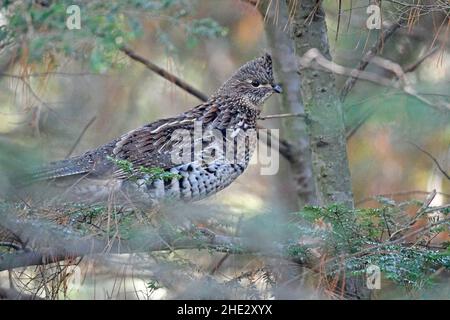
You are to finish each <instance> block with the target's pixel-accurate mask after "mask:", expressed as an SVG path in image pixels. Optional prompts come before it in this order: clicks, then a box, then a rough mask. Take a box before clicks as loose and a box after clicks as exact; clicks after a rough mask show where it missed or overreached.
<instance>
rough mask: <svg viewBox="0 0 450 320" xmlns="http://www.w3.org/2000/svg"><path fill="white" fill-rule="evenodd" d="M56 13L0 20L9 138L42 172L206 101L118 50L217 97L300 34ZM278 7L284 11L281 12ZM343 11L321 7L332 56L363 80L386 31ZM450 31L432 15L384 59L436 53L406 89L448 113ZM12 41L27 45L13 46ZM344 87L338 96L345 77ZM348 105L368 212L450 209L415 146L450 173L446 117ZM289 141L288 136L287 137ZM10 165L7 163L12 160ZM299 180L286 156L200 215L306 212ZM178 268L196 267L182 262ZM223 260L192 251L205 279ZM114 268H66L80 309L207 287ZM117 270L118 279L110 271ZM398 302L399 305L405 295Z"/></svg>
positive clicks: (222, 15)
mask: <svg viewBox="0 0 450 320" xmlns="http://www.w3.org/2000/svg"><path fill="white" fill-rule="evenodd" d="M47 2H48V3H47ZM51 2H52V1H2V3H3V6H2V9H1V11H0V26H2V25H3V28H2V27H0V31H2V32H0V49H1V51H0V52H1V54H0V139H1V141H2V143H4V145H5V146H14V147H18V148H19V149H23V150H27V152H29V151H30V150H31V152H32V154H33V157H36V159H35V161H37V162H41V163H45V162H48V161H51V160H56V159H63V158H65V157H66V156H67V155H68V154H71V155H78V154H81V153H83V152H85V151H86V150H89V149H91V148H95V147H97V146H98V145H101V144H104V143H106V142H108V141H110V140H112V139H113V138H116V137H118V136H119V135H121V134H123V133H126V132H128V131H129V130H132V129H134V128H137V127H139V126H141V125H143V124H146V123H149V122H152V121H155V120H157V119H160V118H164V117H170V116H174V115H176V114H178V113H181V112H183V111H186V110H188V109H189V108H191V107H193V106H196V105H198V104H199V103H201V101H199V100H198V99H197V98H195V97H193V96H191V95H189V94H188V93H186V92H185V91H183V90H181V89H180V88H178V87H177V86H175V85H174V84H172V83H171V82H169V81H166V80H165V79H163V78H162V77H160V76H158V75H157V74H155V73H153V72H151V71H150V70H149V69H147V68H146V67H145V66H143V65H142V64H140V63H138V62H137V61H134V60H132V59H130V58H129V57H128V56H126V55H125V54H123V53H122V52H120V50H117V45H120V44H121V43H126V44H127V46H128V47H130V48H132V50H133V51H134V52H136V53H138V54H139V55H140V56H142V57H145V58H146V59H148V60H150V61H151V62H153V63H155V64H156V65H158V66H160V67H162V68H164V69H166V70H168V71H169V72H171V73H173V74H174V75H176V76H178V77H180V78H181V79H183V80H184V81H186V82H187V83H189V84H191V85H192V86H194V87H195V88H197V89H199V90H200V91H202V92H203V93H205V94H206V95H210V94H212V93H214V91H215V90H216V89H217V88H218V87H219V86H220V85H221V84H222V83H223V82H224V81H225V80H226V79H227V78H228V77H229V76H230V75H231V74H232V73H233V72H234V71H235V70H236V69H237V68H239V66H241V65H242V64H243V63H245V62H247V61H248V60H251V59H253V58H255V57H257V56H259V55H261V54H262V53H264V52H266V51H269V52H270V51H271V50H272V49H271V48H270V47H269V45H268V43H267V41H266V37H265V31H264V27H265V24H273V25H275V26H277V27H279V28H280V29H283V30H285V32H287V33H288V32H289V28H288V27H286V26H283V25H277V21H276V19H265V17H264V15H263V14H261V12H260V11H259V10H258V9H257V8H255V3H253V2H252V1H240V0H229V1H219V0H210V1H206V0H194V1H184V0H173V1H169V0H166V1H162V0H161V1H138V0H129V1H120V2H119V1H118V2H115V1H112V2H111V4H108V5H104V4H103V3H102V1H89V2H88V1H74V4H78V5H79V6H80V7H81V29H80V30H76V29H74V30H68V29H67V27H66V25H65V22H66V21H65V19H66V17H67V13H66V8H67V7H68V5H69V3H68V2H67V3H66V1H58V3H57V4H56V3H53V4H51ZM276 3H277V1H273V5H272V9H273V8H275V7H276ZM339 3H340V1H323V7H324V9H325V13H326V22H327V25H328V37H329V40H330V48H331V55H332V56H333V58H334V61H335V62H336V63H338V64H340V65H343V66H347V67H349V68H353V67H354V66H355V64H356V63H357V62H358V61H359V60H360V59H361V57H362V56H363V54H364V53H365V52H366V51H367V50H368V48H370V47H371V46H372V45H373V44H374V43H375V41H377V39H378V37H379V35H380V30H368V29H367V28H366V19H367V17H368V14H367V13H366V9H367V5H368V3H369V2H368V1H357V0H354V1H342V4H341V5H339ZM70 4H72V3H70ZM339 12H340V14H339ZM382 13H383V19H382V20H383V26H385V25H386V24H388V23H389V22H392V21H394V20H395V19H396V18H397V16H398V15H399V12H398V7H397V6H396V5H395V3H389V1H388V3H387V4H384V1H383V11H382ZM447 18H448V11H447ZM338 19H339V33H338V30H337V26H338ZM6 26H7V27H8V29H9V30H8V31H6ZM449 26H450V24H449V22H448V19H447V20H446V19H445V15H444V14H443V13H442V12H437V11H436V12H433V13H431V14H424V15H423V16H421V17H420V19H418V20H417V21H416V22H415V24H414V26H413V27H410V28H408V26H407V25H405V26H403V27H402V28H401V29H400V30H399V31H398V32H396V33H395V34H394V35H393V37H392V39H390V40H389V41H387V43H386V44H385V45H384V47H383V51H382V56H384V57H386V58H388V59H390V60H393V61H395V62H397V63H398V64H400V65H401V66H410V65H412V64H414V63H415V62H416V61H417V60H418V59H420V58H421V57H423V56H424V55H425V54H426V53H427V52H429V50H431V49H433V48H435V47H436V48H437V49H436V50H435V51H434V53H433V54H431V55H430V56H428V57H427V58H426V59H425V60H424V61H423V62H422V63H420V65H418V66H417V69H415V70H414V71H413V72H410V73H407V74H406V77H407V80H408V81H409V82H410V83H411V84H412V85H413V86H414V88H416V90H417V91H418V92H419V93H420V94H421V95H422V96H424V97H427V98H429V99H432V100H433V101H440V102H439V103H443V104H447V106H448V104H449V101H450V98H449V97H450V92H449V88H450V51H449V45H450V43H449V41H448V40H449V36H450V31H449V29H450V27H449ZM10 30H13V31H12V33H9V32H10ZM111 31H113V32H111ZM9 37H14V38H15V39H20V41H19V42H15V43H12V42H11V43H9V42H8V39H9ZM275 71H276V70H275ZM367 71H370V72H374V73H381V74H382V75H383V76H386V77H388V76H392V75H391V74H390V73H389V71H385V70H384V71H383V70H380V68H376V67H372V66H369V67H368V69H367ZM336 79H337V87H338V88H340V87H342V85H343V84H344V82H345V80H346V77H342V76H337V77H336ZM280 103H281V99H280V98H279V97H273V98H271V99H270V100H269V102H268V103H266V105H265V108H264V110H263V115H271V114H277V113H280V107H279V104H280ZM343 107H344V115H345V120H346V122H347V123H348V124H349V125H350V126H358V123H359V122H361V121H362V123H360V126H359V127H358V129H357V130H355V132H354V133H352V135H351V137H350V138H349V140H348V156H349V162H350V170H351V179H352V186H353V193H354V199H355V203H356V205H357V207H361V208H362V207H377V206H379V202H377V201H376V199H374V198H373V197H374V196H376V195H386V196H387V197H389V198H393V199H396V200H398V201H402V200H406V199H413V198H417V199H420V200H423V199H424V198H425V196H426V195H427V193H428V192H429V191H430V190H432V189H436V190H437V191H438V192H439V193H438V195H437V196H436V197H435V199H434V200H433V205H436V206H437V205H443V204H446V203H448V198H449V197H450V181H449V180H448V179H447V178H446V177H445V176H444V175H443V174H442V173H441V172H440V171H439V170H438V168H437V167H436V165H435V163H434V162H433V161H432V159H430V157H429V156H427V155H426V154H424V152H422V151H421V150H419V149H418V148H417V147H415V146H414V145H412V144H411V142H413V143H414V144H416V145H417V146H420V147H421V148H423V149H424V150H426V151H428V152H429V153H430V154H432V155H434V157H435V158H436V159H437V161H439V163H440V164H441V166H442V168H444V170H447V172H449V171H450V125H449V123H450V122H449V121H448V120H449V117H448V113H447V114H443V113H442V112H440V111H438V110H436V109H434V108H431V107H430V106H429V105H426V104H425V103H423V102H421V101H419V100H418V99H415V98H413V97H411V96H409V95H407V94H405V93H404V92H403V91H402V90H398V89H395V88H394V87H384V86H379V85H376V84H373V83H370V82H364V81H358V82H357V84H356V86H355V88H354V89H353V91H352V92H351V93H350V95H349V96H348V97H347V99H346V100H345V103H344V106H343ZM362 119H363V120H362ZM261 124H262V125H264V126H266V127H267V128H275V129H280V128H281V126H280V121H279V120H278V119H270V120H265V121H261ZM279 134H280V136H281V137H283V130H282V129H281V130H280V132H279ZM80 137H81V138H80ZM79 138H80V139H79ZM78 139H79V140H78ZM73 148H74V149H73ZM4 150H10V149H7V147H5V149H4ZM2 153H3V155H2V156H1V157H2V158H4V157H6V156H7V155H8V154H10V153H9V152H7V151H5V152H4V151H2ZM290 174H291V171H290V168H289V164H288V163H287V162H286V161H285V160H284V158H282V157H280V170H279V172H278V173H277V174H276V175H272V176H263V175H261V174H260V168H259V164H258V163H256V164H252V165H251V166H250V167H249V168H248V170H247V171H246V172H245V173H244V174H243V175H242V176H241V177H239V179H238V180H237V181H236V182H235V183H233V184H232V185H231V186H229V187H228V188H227V189H226V190H224V191H221V192H220V193H218V194H216V195H214V196H212V197H211V198H208V199H207V200H205V201H203V202H202V204H204V205H205V206H209V207H225V208H227V212H228V213H229V214H230V216H232V218H230V219H231V221H233V223H234V225H233V228H235V227H236V224H237V223H238V221H240V219H242V217H244V218H248V217H252V216H255V215H258V214H261V213H268V212H271V213H273V212H291V211H295V210H297V209H298V208H297V199H296V196H295V192H294V189H293V188H294V185H293V182H292V181H291V180H290ZM233 230H234V229H233ZM196 255H198V256H196ZM180 256H181V257H182V258H180V259H184V258H185V257H184V256H183V253H181V254H180ZM222 257H223V254H220V253H215V254H212V255H209V256H206V257H205V256H204V255H203V254H201V253H200V252H197V253H195V252H194V253H193V252H192V251H189V261H190V262H189V263H192V261H196V263H197V265H196V266H195V268H196V270H197V269H199V270H203V271H204V270H207V269H208V270H209V269H210V268H211V266H212V265H215V264H217V263H218V261H220V260H221V259H222ZM114 259H118V260H119V261H116V260H115V261H110V260H108V261H106V262H104V263H103V264H101V265H99V266H96V264H97V263H98V262H96V261H87V262H85V263H84V266H83V272H81V271H80V270H79V268H78V269H77V268H76V267H67V268H68V269H67V272H68V273H73V275H72V277H71V278H70V279H71V280H70V281H72V282H71V283H70V285H71V286H72V287H71V288H72V291H70V293H69V297H70V298H113V297H114V298H117V297H119V298H127V294H128V295H132V296H133V297H135V296H134V295H136V292H138V294H137V297H138V298H151V299H159V298H170V297H172V298H173V297H180V296H181V297H189V295H183V294H182V293H180V292H181V291H183V292H188V291H189V286H190V285H192V286H194V285H197V284H198V283H197V282H193V283H190V282H189V281H188V280H187V279H184V280H183V283H184V287H183V288H182V289H179V291H177V292H178V294H179V295H178V296H177V295H176V294H174V293H173V291H171V293H170V294H169V293H168V292H169V291H170V290H169V291H168V289H167V287H170V286H169V285H167V284H165V286H164V288H162V287H161V288H160V287H159V285H160V283H158V282H157V281H153V280H152V281H153V282H151V281H150V280H148V276H149V275H148V274H145V272H143V273H141V274H140V275H139V276H137V278H139V279H140V280H139V281H136V282H135V283H134V282H133V281H134V280H133V281H131V282H130V281H129V280H123V282H121V281H122V280H120V281H118V280H117V278H115V277H114V276H112V277H111V275H112V274H113V273H114V272H116V273H117V274H120V273H122V272H123V273H125V272H128V273H129V274H131V273H132V271H130V270H126V266H127V261H129V259H130V257H128V256H127V255H121V256H118V257H115V258H113V260H114ZM160 262H161V261H159V260H158V259H157V258H155V259H154V260H153V262H152V263H153V264H152V265H150V264H147V265H146V268H148V269H151V270H152V274H155V272H156V271H155V270H156V269H157V268H158V267H159V268H160V269H164V270H162V271H161V272H164V273H170V272H172V275H176V276H174V279H178V278H177V277H178V276H179V275H177V272H180V270H171V269H170V268H166V267H164V268H163V267H162V264H161V263H160ZM186 263H188V262H186ZM265 263H268V262H267V261H266V262H265ZM265 263H262V262H261V261H260V260H258V259H255V258H253V257H248V258H246V257H238V258H236V257H233V256H231V257H230V258H228V259H227V260H226V261H225V262H224V265H223V266H222V268H223V272H222V273H221V275H222V276H223V278H224V279H231V278H232V276H239V274H240V272H241V271H242V270H241V268H242V267H243V266H246V267H251V268H252V269H253V270H259V271H257V272H255V277H256V278H257V277H264V275H265V274H264V265H265ZM271 263H274V264H276V263H278V262H276V261H272V262H269V264H271ZM112 265H113V266H114V267H113V268H112V270H114V271H113V272H111V269H110V268H109V267H111V266H112ZM118 266H120V267H118ZM86 270H89V272H87V271H86ZM94 270H95V271H94ZM199 272H200V271H199ZM86 274H88V276H87V277H86V278H84V277H85V276H86ZM7 277H8V276H7V274H5V272H3V273H0V279H3V280H5V279H7ZM180 277H181V276H180ZM192 278H195V277H194V276H192ZM83 279H84V280H83ZM142 279H143V280H142ZM5 281H6V280H5ZM101 281H103V284H102V285H100V286H99V285H98V283H99V282H101ZM127 281H128V282H127ZM173 281H174V282H176V281H178V280H173ZM202 281H209V280H208V279H207V278H206V279H203V280H202ZM309 281H310V282H311V283H309ZM0 282H1V280H0ZM132 282H133V283H132ZM136 283H137V284H136ZM262 283H265V282H262ZM259 285H261V283H260V282H255V286H259ZM315 285H316V283H315V282H314V280H308V279H307V280H304V282H303V285H302V290H300V292H301V293H299V292H298V291H297V295H296V296H295V297H296V298H315V297H316V298H317V297H321V294H320V293H317V291H315ZM133 286H134V287H133ZM136 286H137V289H136ZM95 288H97V289H95ZM208 288H214V286H213V285H211V287H208ZM180 290H181V291H180ZM442 290H443V291H441V293H440V294H439V295H440V296H441V297H442V293H443V292H444V291H445V290H446V291H445V292H447V294H448V290H449V289H448V288H447V289H445V288H444V289H442ZM214 292H215V291H214V290H213V289H211V292H208V293H205V292H203V293H202V294H204V296H205V297H213V296H214V295H213V294H214ZM392 292H395V291H392ZM392 292H390V293H389V295H392V296H394V297H395V294H394V293H392ZM433 292H436V290H435V291H426V292H425V293H421V294H422V297H427V296H433ZM400 295H401V294H400ZM260 297H262V298H264V296H260ZM389 297H390V296H389ZM447 297H448V295H447Z"/></svg>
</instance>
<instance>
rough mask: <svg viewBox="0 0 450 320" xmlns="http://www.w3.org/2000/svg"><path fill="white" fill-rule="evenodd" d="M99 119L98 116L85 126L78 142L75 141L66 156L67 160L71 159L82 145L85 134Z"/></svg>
mask: <svg viewBox="0 0 450 320" xmlns="http://www.w3.org/2000/svg"><path fill="white" fill-rule="evenodd" d="M96 119H97V116H93V117H92V118H91V120H89V122H88V123H87V124H86V125H85V126H84V128H83V130H81V132H80V135H79V136H78V138H77V140H75V142H74V144H73V145H72V148H70V150H69V152H68V153H67V155H66V158H69V157H70V156H71V155H72V153H73V152H74V150H75V148H76V147H77V146H78V144H79V143H80V141H81V139H82V138H83V136H84V134H85V133H86V131H87V129H89V127H90V126H91V125H92V124H93V123H94V121H95V120H96Z"/></svg>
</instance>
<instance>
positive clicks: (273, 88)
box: [216, 53, 282, 109]
mask: <svg viewBox="0 0 450 320" xmlns="http://www.w3.org/2000/svg"><path fill="white" fill-rule="evenodd" d="M275 92H276V93H281V92H282V90H281V87H280V85H279V84H276V83H275V82H274V79H273V70H272V58H271V56H270V55H269V54H267V53H266V54H264V55H263V56H262V57H259V58H256V59H254V60H252V61H249V62H247V63H246V64H244V65H243V66H242V67H240V68H239V69H238V70H237V71H236V72H235V74H234V75H233V76H232V77H231V78H230V79H228V80H227V81H226V82H225V83H224V84H223V85H222V86H221V87H220V88H219V90H218V91H217V94H216V95H219V96H229V97H236V98H238V99H240V100H241V101H242V103H244V104H245V105H247V106H250V107H253V108H257V109H259V108H260V107H261V106H262V104H263V103H264V102H265V101H266V100H267V99H268V98H269V97H270V96H271V95H272V94H273V93H275Z"/></svg>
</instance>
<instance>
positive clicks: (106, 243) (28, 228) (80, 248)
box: [0, 214, 313, 271]
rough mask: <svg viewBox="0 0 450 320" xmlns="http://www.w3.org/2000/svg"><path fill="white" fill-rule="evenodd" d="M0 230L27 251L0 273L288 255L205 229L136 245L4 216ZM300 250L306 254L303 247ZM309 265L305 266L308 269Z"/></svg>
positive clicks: (151, 236)
mask: <svg viewBox="0 0 450 320" xmlns="http://www.w3.org/2000/svg"><path fill="white" fill-rule="evenodd" d="M1 226H2V227H4V228H6V229H8V230H14V234H15V235H16V236H18V237H20V240H21V241H22V242H23V243H27V244H28V245H27V246H28V248H30V249H29V250H26V251H25V250H20V251H16V252H12V253H6V254H3V255H0V271H4V270H10V269H14V268H19V267H27V266H32V265H44V264H49V263H54V262H57V261H62V260H66V259H75V258H78V257H83V256H87V255H100V256H101V255H102V254H123V253H137V252H153V251H173V250H181V249H208V250H214V251H217V252H227V253H233V254H249V253H257V254H261V255H266V256H277V257H282V255H283V253H285V252H287V248H286V247H285V246H284V245H282V244H274V245H273V246H272V247H270V248H267V247H265V248H261V247H260V246H258V245H257V244H255V243H254V242H252V241H250V239H247V238H243V237H232V236H226V235H219V234H215V233H213V232H211V231H208V230H206V229H198V230H197V231H195V230H194V231H195V232H194V233H193V234H190V235H184V234H180V233H178V232H177V233H174V234H160V233H158V232H156V231H155V230H148V232H146V233H145V234H140V236H139V240H138V241H137V240H134V241H133V240H129V241H126V240H123V239H122V240H120V241H119V240H107V239H98V238H93V237H86V236H84V237H83V236H82V235H80V234H79V233H78V232H76V231H75V230H73V229H72V228H71V227H63V226H59V225H55V224H51V223H49V222H45V221H43V220H37V219H35V220H23V219H17V218H15V217H10V216H9V215H7V214H2V215H1ZM303 249H304V250H305V252H307V251H308V249H307V248H306V247H305V248H303ZM285 258H287V257H285ZM312 263H313V262H312V261H309V262H305V264H311V265H312Z"/></svg>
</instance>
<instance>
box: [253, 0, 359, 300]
mask: <svg viewBox="0 0 450 320" xmlns="http://www.w3.org/2000/svg"><path fill="white" fill-rule="evenodd" d="M290 2H291V1H289V0H286V2H282V1H280V2H277V4H276V5H273V7H272V8H270V7H269V6H270V5H271V4H272V1H263V2H261V3H260V8H259V9H260V12H262V14H263V15H264V16H265V17H266V15H267V17H266V19H267V18H269V19H267V20H268V22H267V23H266V35H267V39H268V42H269V44H270V46H271V47H272V49H273V52H272V55H273V57H274V64H275V70H276V72H277V76H278V77H279V79H281V80H282V82H283V84H284V89H285V90H286V93H285V94H284V100H283V104H282V108H284V109H283V112H295V113H303V111H306V114H307V117H306V121H305V120H304V118H292V119H287V120H285V121H284V123H283V125H284V131H285V132H284V133H285V136H286V138H287V139H288V141H289V142H290V143H291V144H292V145H293V146H294V147H295V150H294V152H295V153H294V154H295V157H293V158H292V159H290V160H291V164H292V167H293V171H294V172H295V175H296V176H295V178H296V182H297V184H298V187H299V188H298V196H299V201H300V202H303V203H318V204H319V205H322V206H327V205H330V204H333V203H341V204H344V205H346V206H347V207H348V208H350V209H353V206H354V205H353V195H352V189H351V179H350V170H349V165H348V159H347V146H346V137H345V125H344V117H343V113H342V105H341V102H340V100H339V96H338V92H337V90H336V85H335V78H334V76H333V75H332V74H330V73H328V72H325V71H320V70H312V69H305V70H300V71H299V70H298V68H297V63H296V61H295V60H293V59H296V57H300V56H302V55H303V54H304V53H305V52H307V51H308V50H309V49H311V48H317V49H318V50H319V51H320V52H321V53H322V54H323V55H324V56H325V57H327V58H328V59H330V60H331V55H330V50H329V44H328V36H327V26H326V22H325V13H324V11H323V9H322V6H321V3H320V1H316V0H302V1H300V2H298V3H297V8H296V10H295V11H293V16H292V19H289V18H288V12H291V10H290V8H289V7H288V6H289V3H290ZM271 17H272V18H273V19H272V21H277V25H274V24H273V23H271V21H270V20H271V19H270V18H271ZM288 20H289V21H288ZM288 22H289V23H288ZM285 26H287V27H286V28H285ZM284 29H286V30H288V31H285V32H284V31H283V30H284ZM298 74H299V75H300V76H298ZM299 91H300V92H299ZM302 100H303V103H304V105H305V108H303V104H302ZM308 133H309V137H308ZM311 168H312V169H311ZM311 172H312V173H313V175H312V176H311ZM303 182H306V184H303ZM303 188H305V189H303ZM302 189H303V191H306V192H302ZM314 198H316V199H317V200H316V201H317V202H316V201H314V200H311V199H314ZM344 276H345V275H344ZM341 285H343V286H345V295H346V296H347V297H351V298H357V299H359V298H367V297H368V291H367V290H366V289H365V286H364V279H363V277H351V276H347V277H346V279H345V281H342V282H341Z"/></svg>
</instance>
